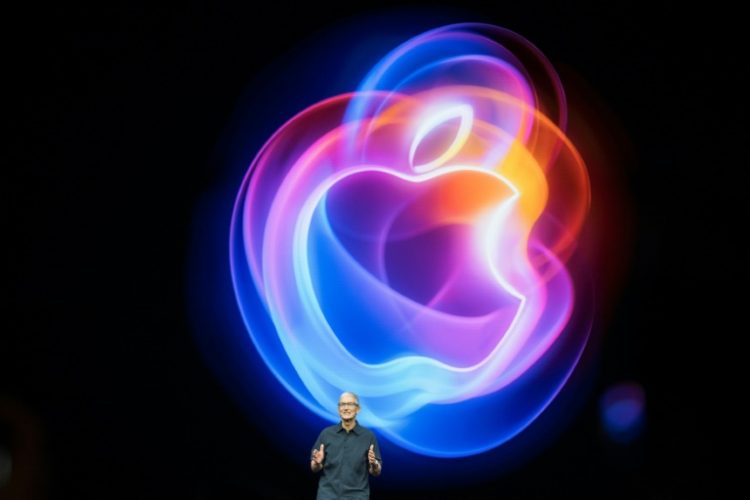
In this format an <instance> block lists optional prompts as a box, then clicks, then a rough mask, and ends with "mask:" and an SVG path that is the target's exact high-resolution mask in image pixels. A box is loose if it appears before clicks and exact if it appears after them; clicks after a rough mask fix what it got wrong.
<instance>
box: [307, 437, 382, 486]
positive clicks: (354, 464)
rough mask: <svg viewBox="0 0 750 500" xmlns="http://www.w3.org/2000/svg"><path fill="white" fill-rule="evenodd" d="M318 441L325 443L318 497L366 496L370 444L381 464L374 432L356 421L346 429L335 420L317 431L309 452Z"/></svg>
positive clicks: (317, 444) (315, 448)
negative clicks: (318, 432)
mask: <svg viewBox="0 0 750 500" xmlns="http://www.w3.org/2000/svg"><path fill="white" fill-rule="evenodd" d="M321 444H323V445H325V447H324V448H323V451H324V452H325V458H324V459H323V469H322V470H321V471H320V480H319V481H318V500H334V499H336V500H338V499H347V500H349V499H351V500H355V499H356V500H366V499H368V498H370V484H369V480H368V479H369V478H368V477H367V474H368V460H367V452H368V451H369V450H370V445H374V448H373V451H374V452H375V458H376V460H378V461H379V462H381V463H382V461H381V458H380V447H379V446H378V441H377V439H376V438H375V434H374V433H373V432H372V431H371V430H369V429H366V428H364V427H362V426H361V425H359V423H357V424H355V426H354V428H353V429H352V430H351V431H349V432H347V431H346V429H344V427H342V425H341V423H340V422H339V423H338V424H336V425H331V426H328V427H326V428H325V429H323V430H322V431H321V432H320V435H319V436H318V439H317V440H316V441H315V446H313V450H312V452H313V453H314V452H315V450H319V449H320V445H321ZM311 457H312V455H311Z"/></svg>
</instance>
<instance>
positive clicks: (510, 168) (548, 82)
mask: <svg viewBox="0 0 750 500" xmlns="http://www.w3.org/2000/svg"><path fill="white" fill-rule="evenodd" d="M566 116H567V114H566V108H565V103H564V99H563V92H562V88H561V86H560V83H559V80H558V78H557V76H556V74H555V72H554V71H553V70H552V68H551V66H550V64H549V63H548V62H547V60H546V59H545V58H544V57H543V56H542V54H541V53H540V52H539V51H538V50H537V49H536V48H535V47H533V46H532V45H531V44H529V43H528V42H527V41H525V40H524V39H522V38H521V37H519V36H518V35H516V34H514V33H512V32H509V31H507V30H503V29H501V28H497V27H493V26H489V25H480V24H460V25H451V26H447V27H443V28H439V29H436V30H433V31H430V32H427V33H425V34H422V35H420V36H418V37H416V38H414V39H412V40H410V41H408V42H406V43H405V44H403V45H401V46H400V47H398V48H396V49H395V50H394V51H393V52H391V53H390V54H388V55H387V56H386V57H385V58H384V59H383V60H382V61H381V62H379V63H378V64H377V65H376V66H375V67H374V68H373V69H372V70H371V72H370V74H369V75H367V77H366V78H365V79H364V81H363V83H362V84H361V86H360V88H359V89H358V90H357V91H355V92H352V93H349V94H345V95H339V96H335V97H332V98H330V99H327V100H325V101H323V102H319V103H317V104H315V105H313V106H311V107H309V108H308V109H305V110H304V111H302V112H301V113H299V114H298V115H297V116H295V117H294V118H292V119H291V120H289V121H288V122H287V123H286V124H285V125H283V126H282V127H281V128H280V129H279V130H278V131H277V132H276V133H275V134H274V135H273V137H271V139H270V140H268V142H267V143H266V144H265V146H264V147H263V149H262V150H261V151H260V153H259V154H258V155H257V156H256V158H255V160H254V161H253V163H252V165H251V166H250V168H249V170H248V171H247V174H246V176H245V178H244V180H243V182H242V185H241V188H240V189H239V193H238V196H237V199H236V204H235V209H234V213H233V220H232V225H231V237H230V250H231V251H230V258H231V268H232V278H233V283H234V287H235V293H236V297H237V300H238V303H239V306H240V309H241V311H242V314H243V318H244V321H245V324H246V326H247V328H248V331H249V333H250V335H251V337H252V340H253V342H254V344H255V346H256V347H257V349H258V351H259V352H260V354H261V356H262V358H263V359H264V361H265V362H266V363H267V365H268V367H269V368H270V369H271V370H272V371H273V373H274V374H275V375H276V377H277V378H278V379H279V380H280V381H281V383H282V384H283V385H284V386H285V387H286V388H287V389H288V390H289V391H290V392H291V393H292V394H294V396H295V397H296V398H297V399H298V400H299V401H300V402H301V403H302V404H304V405H305V406H306V407H307V408H309V409H310V410H311V411H313V412H315V413H317V414H318V415H321V416H323V417H326V418H331V419H334V418H336V413H335V408H336V402H337V398H338V396H339V394H340V393H341V392H342V391H343V390H350V391H354V392H356V393H357V394H359V395H360V398H361V401H362V412H361V414H360V420H361V421H362V422H363V423H365V424H367V425H370V426H374V427H376V428H377V429H378V430H379V431H380V432H381V433H382V434H384V435H385V436H386V437H388V438H389V439H390V440H391V441H393V442H395V443H397V444H399V445H401V446H403V447H405V448H407V449H409V450H412V451H415V452H418V453H421V454H426V455H432V456H444V457H450V456H466V455H471V454H475V453H479V452H481V451H485V450H488V449H490V448H493V447H496V446H498V445H499V444H501V443H503V442H505V441H507V440H508V439H510V438H512V437H513V436H515V435H516V434H518V433H519V432H520V431H521V430H523V429H524V428H525V427H526V426H528V425H529V423H531V422H532V421H533V420H534V419H535V418H536V417H537V416H538V415H539V414H540V413H541V412H542V410H543V409H544V408H545V407H546V406H547V405H548V404H549V403H550V401H551V400H552V399H553V398H554V397H555V395H556V394H557V393H558V392H559V390H560V388H561V387H562V385H563V384H564V383H565V381H566V380H567V378H568V377H569V375H570V373H571V371H572V369H573V367H574V366H575V364H576V362H577V360H578V358H579V356H580V353H581V350H582V348H583V345H584V344H585V342H586V338H587V335H588V324H589V321H588V319H587V318H588V317H589V316H590V312H586V311H584V314H580V312H578V313H576V312H575V311H576V309H577V308H579V307H580V305H578V304H577V301H576V288H575V286H576V285H577V284H576V283H574V279H573V276H574V275H575V270H574V269H572V268H571V263H572V260H571V256H573V254H574V250H575V247H576V244H577V238H578V236H579V233H580V231H581V228H582V225H583V223H584V220H585V216H586V212H587V209H588V206H589V202H590V188H589V180H588V175H587V172H586V167H585V165H584V163H583V161H582V159H581V157H580V155H579V154H578V152H577V151H576V149H575V148H574V146H573V144H571V142H570V141H569V139H568V138H567V137H566V135H565V134H564V132H563V130H564V128H565V121H566ZM587 307H588V306H587ZM581 332H584V333H583V334H582V333H581Z"/></svg>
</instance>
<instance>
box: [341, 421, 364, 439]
mask: <svg viewBox="0 0 750 500" xmlns="http://www.w3.org/2000/svg"><path fill="white" fill-rule="evenodd" d="M360 429H362V427H360V425H359V422H357V421H356V420H355V421H354V427H352V430H350V431H349V432H353V433H354V434H356V435H358V436H359V431H360ZM336 432H346V429H344V424H343V423H342V422H341V421H339V428H338V429H336Z"/></svg>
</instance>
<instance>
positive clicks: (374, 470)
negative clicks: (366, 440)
mask: <svg viewBox="0 0 750 500" xmlns="http://www.w3.org/2000/svg"><path fill="white" fill-rule="evenodd" d="M374 448H375V445H374V444H371V445H370V449H369V450H367V462H368V464H369V467H370V474H372V475H373V476H377V475H378V474H380V462H378V461H377V459H376V458H375V449H374Z"/></svg>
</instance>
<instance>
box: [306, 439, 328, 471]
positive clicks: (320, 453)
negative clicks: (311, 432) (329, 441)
mask: <svg viewBox="0 0 750 500" xmlns="http://www.w3.org/2000/svg"><path fill="white" fill-rule="evenodd" d="M325 458H326V452H325V445H324V444H321V445H320V449H319V450H314V451H313V457H312V460H311V461H310V468H311V469H312V471H313V472H318V471H319V470H320V469H322V468H323V460H325Z"/></svg>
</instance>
